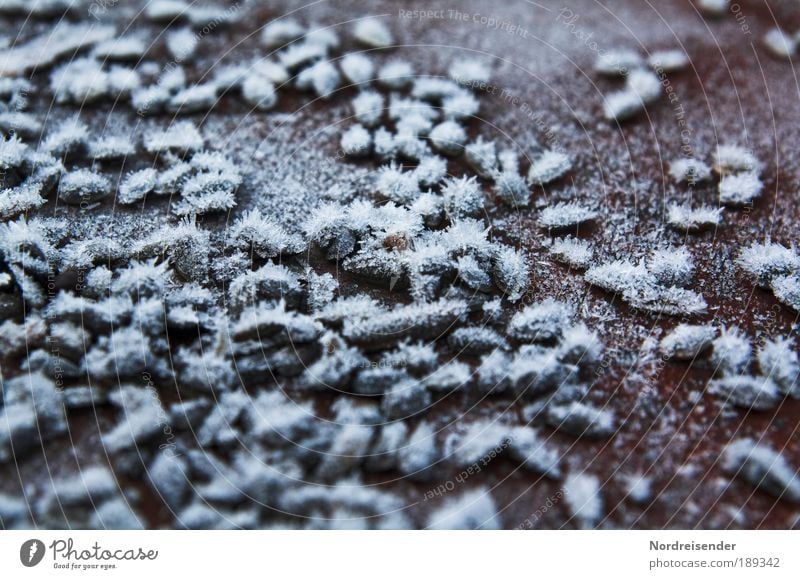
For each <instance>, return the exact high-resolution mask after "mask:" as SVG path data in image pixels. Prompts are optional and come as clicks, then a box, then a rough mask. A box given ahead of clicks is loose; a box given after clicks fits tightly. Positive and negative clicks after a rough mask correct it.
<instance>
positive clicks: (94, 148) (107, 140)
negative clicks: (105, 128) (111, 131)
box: [89, 135, 136, 161]
mask: <svg viewBox="0 0 800 579" xmlns="http://www.w3.org/2000/svg"><path fill="white" fill-rule="evenodd" d="M135 153H136V146H135V144H134V142H133V141H132V140H131V138H130V137H128V136H123V135H105V136H102V137H98V138H96V139H94V140H92V141H91V142H90V144H89V155H90V156H91V157H92V158H93V159H96V160H98V161H110V160H120V159H124V158H125V157H128V156H131V155H133V154H135Z"/></svg>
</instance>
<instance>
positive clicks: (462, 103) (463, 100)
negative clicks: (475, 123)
mask: <svg viewBox="0 0 800 579" xmlns="http://www.w3.org/2000/svg"><path fill="white" fill-rule="evenodd" d="M478 109H480V101H478V99H477V98H475V96H474V95H472V94H470V93H468V92H460V93H456V94H453V95H450V96H448V97H445V98H444V99H443V100H442V113H443V114H444V116H445V117H446V118H452V119H466V118H468V117H472V116H474V115H476V114H477V113H478Z"/></svg>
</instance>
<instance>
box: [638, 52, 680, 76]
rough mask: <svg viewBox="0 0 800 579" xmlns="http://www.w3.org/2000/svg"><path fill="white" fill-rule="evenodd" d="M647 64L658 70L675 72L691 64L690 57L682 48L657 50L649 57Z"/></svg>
mask: <svg viewBox="0 0 800 579" xmlns="http://www.w3.org/2000/svg"><path fill="white" fill-rule="evenodd" d="M647 64H648V65H649V66H650V68H652V69H653V70H655V71H656V72H674V71H677V70H682V69H684V68H686V67H687V66H689V57H688V56H687V55H686V53H685V52H683V51H682V50H680V49H673V50H657V51H655V52H653V53H652V54H651V55H650V56H649V57H648V58H647Z"/></svg>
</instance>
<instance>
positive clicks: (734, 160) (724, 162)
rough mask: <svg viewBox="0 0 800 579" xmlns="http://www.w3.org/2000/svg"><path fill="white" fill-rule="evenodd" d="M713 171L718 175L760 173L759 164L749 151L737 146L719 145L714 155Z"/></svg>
mask: <svg viewBox="0 0 800 579" xmlns="http://www.w3.org/2000/svg"><path fill="white" fill-rule="evenodd" d="M714 170H715V171H716V172H717V173H719V174H720V175H727V174H729V173H754V174H758V173H759V171H761V162H760V161H759V160H758V159H757V158H756V157H755V155H753V153H752V152H751V151H749V150H748V149H745V148H744V147H740V146H738V145H720V146H719V147H717V151H716V153H715V154H714Z"/></svg>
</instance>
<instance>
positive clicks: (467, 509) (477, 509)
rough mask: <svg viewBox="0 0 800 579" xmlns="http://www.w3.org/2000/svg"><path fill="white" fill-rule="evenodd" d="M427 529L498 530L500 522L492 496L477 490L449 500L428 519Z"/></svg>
mask: <svg viewBox="0 0 800 579" xmlns="http://www.w3.org/2000/svg"><path fill="white" fill-rule="evenodd" d="M427 528H429V529H439V530H442V529H461V530H467V529H483V530H487V529H489V530H490V529H499V528H500V520H499V514H498V512H497V507H496V506H495V502H494V499H492V495H491V494H489V490H488V489H483V488H479V489H476V490H473V491H469V492H466V493H464V494H463V495H462V496H460V497H458V498H457V499H450V500H449V501H448V502H447V503H446V504H445V505H444V506H443V507H441V508H439V509H438V510H437V511H435V512H434V513H432V514H431V515H430V517H429V519H428V527H427Z"/></svg>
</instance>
